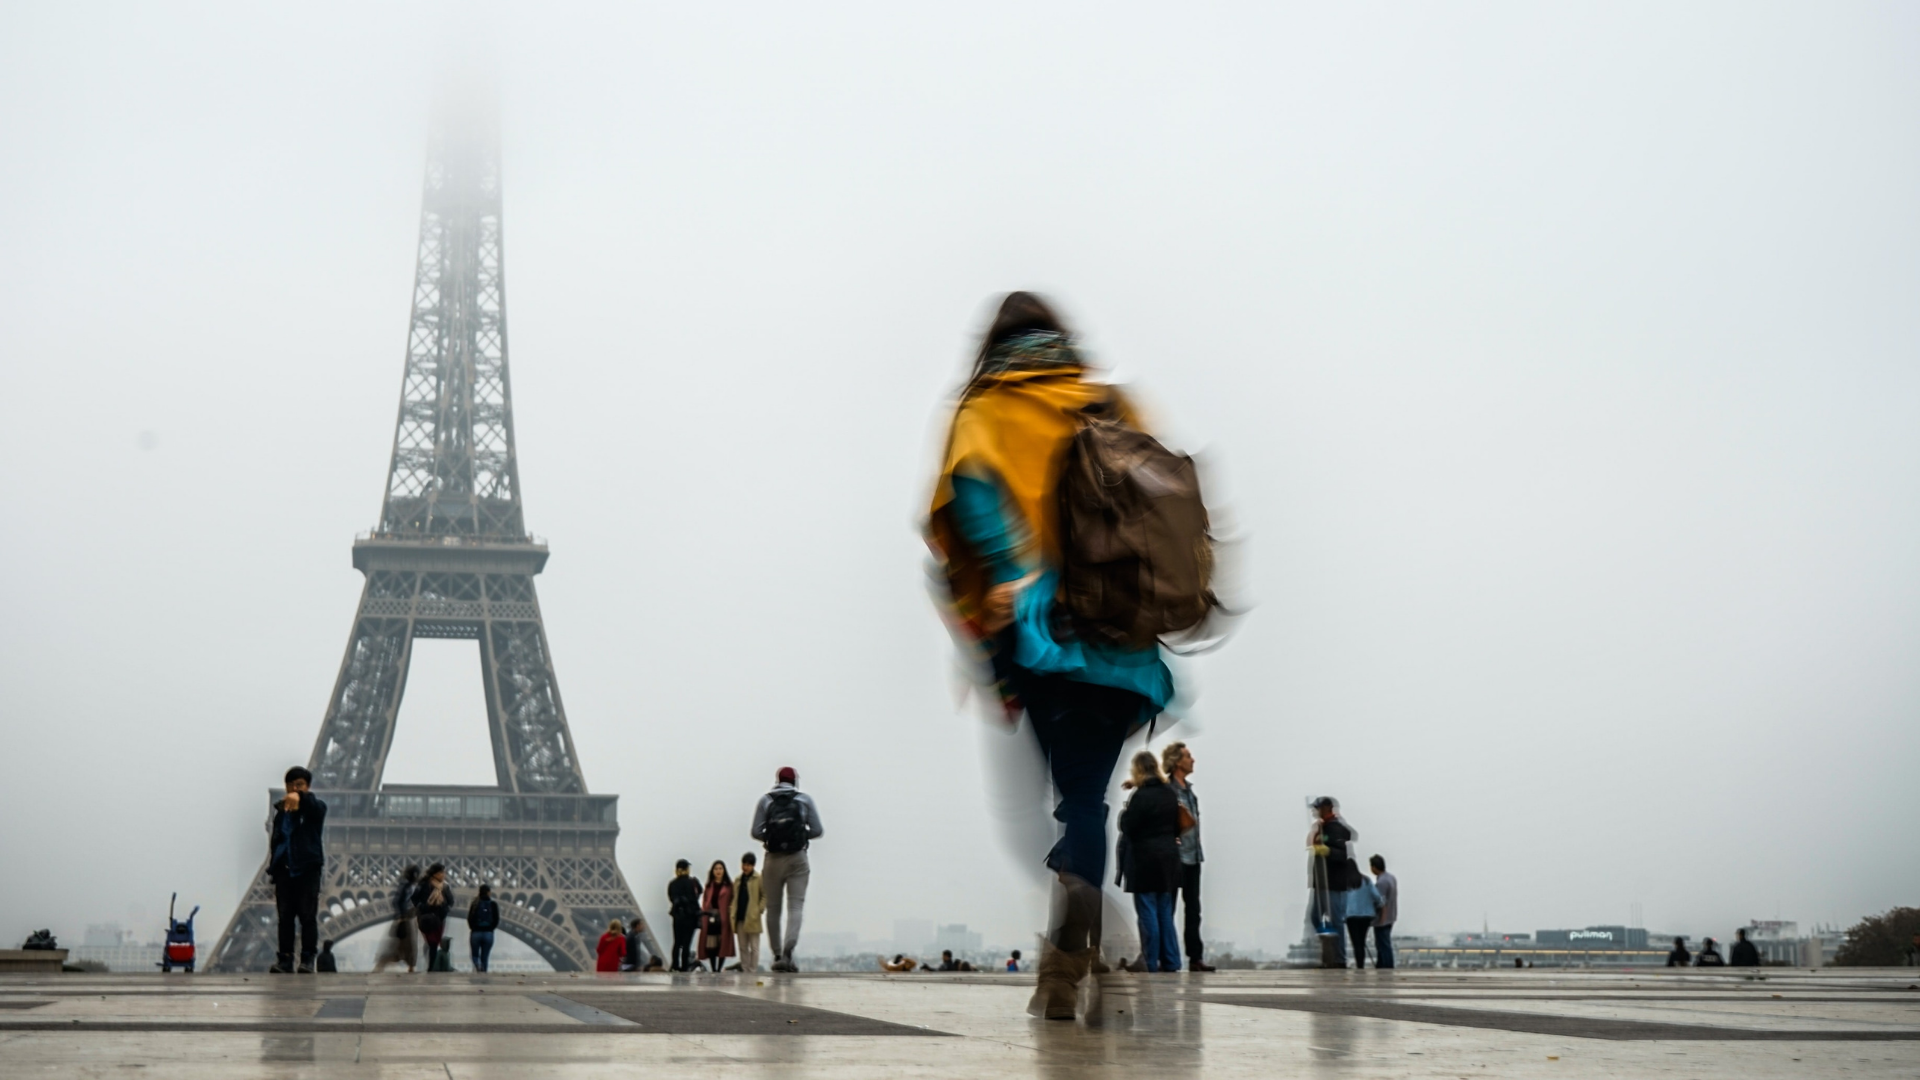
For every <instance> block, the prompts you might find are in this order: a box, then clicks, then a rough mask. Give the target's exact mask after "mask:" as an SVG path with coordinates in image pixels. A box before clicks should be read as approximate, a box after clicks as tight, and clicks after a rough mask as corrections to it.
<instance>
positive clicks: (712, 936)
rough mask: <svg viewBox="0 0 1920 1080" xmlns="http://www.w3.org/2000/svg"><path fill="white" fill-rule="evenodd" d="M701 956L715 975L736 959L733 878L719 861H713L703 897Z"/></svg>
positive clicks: (701, 902) (701, 908) (708, 870)
mask: <svg viewBox="0 0 1920 1080" xmlns="http://www.w3.org/2000/svg"><path fill="white" fill-rule="evenodd" d="M698 955H699V958H700V959H702V960H705V961H707V962H708V963H709V964H712V965H713V970H714V971H715V972H716V973H718V972H719V970H720V968H721V966H722V965H724V964H725V963H726V962H727V957H729V956H732V955H733V878H731V877H729V876H728V875H727V864H726V863H725V862H723V861H721V860H720V859H715V860H713V865H712V866H711V867H709V868H708V869H707V888H706V891H705V892H704V893H702V894H701V897H700V951H699V954H698Z"/></svg>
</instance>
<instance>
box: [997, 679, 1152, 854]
mask: <svg viewBox="0 0 1920 1080" xmlns="http://www.w3.org/2000/svg"><path fill="white" fill-rule="evenodd" d="M1016 670H1018V669H1016ZM1015 686H1016V688H1017V689H1018V691H1019V694H1020V700H1021V702H1022V703H1023V704H1025V705H1026V707H1027V719H1028V720H1029V721H1030V722H1031V723H1032V724H1033V734H1034V736H1035V737H1036V738H1037V739H1039V740H1040V752H1041V753H1042V754H1045V755H1046V758H1047V770H1048V772H1049V773H1051V774H1052V776H1053V786H1054V790H1055V791H1056V792H1057V793H1058V796H1059V801H1058V803H1056V805H1055V806H1054V810H1053V817H1054V820H1055V821H1058V822H1060V824H1062V825H1064V826H1065V827H1066V828H1065V830H1064V831H1063V832H1062V834H1061V837H1060V842H1059V843H1057V844H1055V845H1054V846H1053V850H1052V851H1051V852H1049V853H1048V854H1047V866H1048V867H1049V868H1051V869H1052V870H1053V871H1054V872H1056V873H1063V874H1072V875H1073V876H1074V877H1077V878H1079V879H1080V880H1082V881H1085V882H1089V883H1092V884H1094V885H1098V884H1099V883H1100V882H1101V881H1102V880H1103V879H1105V877H1106V875H1107V846H1108V845H1107V809H1108V808H1107V785H1109V784H1110V783H1112V782H1113V767H1114V765H1115V764H1116V763H1117V762H1118V761H1119V760H1120V747H1121V745H1122V744H1123V743H1125V742H1126V739H1127V735H1128V734H1129V733H1130V732H1132V731H1133V729H1134V728H1135V727H1138V726H1139V725H1140V724H1142V723H1145V722H1146V720H1147V717H1148V711H1149V709H1150V708H1151V706H1150V705H1149V704H1148V702H1147V699H1146V698H1144V697H1141V696H1140V695H1139V694H1136V693H1133V692H1131V691H1128V690H1116V689H1114V688H1113V687H1111V686H1096V685H1094V684H1093V683H1083V682H1074V681H1073V680H1071V679H1067V678H1064V677H1062V676H1059V675H1035V674H1033V673H1032V672H1027V671H1019V677H1018V678H1017V679H1016V681H1015Z"/></svg>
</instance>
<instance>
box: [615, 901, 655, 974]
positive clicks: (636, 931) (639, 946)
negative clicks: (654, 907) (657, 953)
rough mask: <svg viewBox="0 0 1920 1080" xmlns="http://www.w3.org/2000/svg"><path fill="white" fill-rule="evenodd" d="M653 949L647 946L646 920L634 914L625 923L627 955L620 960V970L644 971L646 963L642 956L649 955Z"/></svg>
mask: <svg viewBox="0 0 1920 1080" xmlns="http://www.w3.org/2000/svg"><path fill="white" fill-rule="evenodd" d="M652 955H653V950H651V949H649V948H647V921H646V920H645V919H642V918H641V917H640V916H639V914H637V913H636V914H635V915H634V917H633V919H632V921H630V922H628V923H627V955H626V956H625V957H624V958H622V959H621V961H620V970H621V971H644V970H646V967H647V964H646V961H645V959H643V958H644V957H651V956H652Z"/></svg>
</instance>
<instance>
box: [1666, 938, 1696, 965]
mask: <svg viewBox="0 0 1920 1080" xmlns="http://www.w3.org/2000/svg"><path fill="white" fill-rule="evenodd" d="M1692 965H1693V954H1692V953H1690V952H1688V951H1687V939H1686V938H1683V937H1677V938H1674V939H1673V951H1672V952H1670V953H1668V954H1667V966H1668V967H1691V966H1692Z"/></svg>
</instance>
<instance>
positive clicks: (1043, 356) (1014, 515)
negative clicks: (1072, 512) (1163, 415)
mask: <svg viewBox="0 0 1920 1080" xmlns="http://www.w3.org/2000/svg"><path fill="white" fill-rule="evenodd" d="M1086 372H1087V368H1086V366H1085V363H1084V362H1083V361H1082V359H1081V357H1080V355H1079V353H1078V352H1077V351H1075V349H1074V348H1073V345H1072V343H1071V342H1070V341H1069V340H1068V339H1067V338H1066V337H1065V336H1064V335H1061V334H1055V333H1031V334H1021V335H1019V336H1017V337H1014V338H1011V339H1009V340H1007V341H1005V342H1003V343H1001V344H1000V345H997V346H995V347H994V348H993V350H992V351H991V352H989V353H988V354H987V358H986V360H985V362H983V364H982V365H981V370H980V371H979V373H978V374H976V375H975V376H974V377H973V379H972V381H970V382H969V383H968V384H967V387H966V389H965V390H964V391H963V392H962V393H961V395H960V402H959V404H958V405H957V406H956V407H955V409H954V414H953V420H952V422H951V424H950V426H949V428H948V433H947V445H946V451H945V453H944V454H943V456H942V458H941V462H940V474H939V476H938V477H936V478H935V481H934V488H933V499H932V505H931V507H930V508H929V510H928V512H927V526H926V530H927V546H928V547H929V548H931V549H932V551H933V555H934V558H935V560H936V561H937V562H938V564H939V567H940V572H941V575H942V576H943V577H944V578H945V585H946V590H945V591H946V593H947V596H946V598H945V599H946V601H947V603H948V606H949V613H950V618H951V620H952V621H953V622H955V623H956V624H957V625H958V627H959V628H960V629H961V630H962V631H963V632H964V633H965V635H966V636H967V637H968V638H970V639H971V640H973V641H979V640H981V639H982V638H984V637H985V636H986V635H985V633H984V632H983V631H982V629H981V627H980V625H979V621H978V619H979V613H980V608H981V604H982V602H983V601H984V600H985V598H986V590H987V579H986V568H985V567H984V566H983V565H982V564H981V563H980V561H979V560H978V559H977V558H976V557H975V556H974V554H973V552H972V550H971V549H970V548H969V547H968V546H967V543H966V541H965V540H964V539H962V538H961V535H960V532H959V529H958V527H957V526H956V525H955V523H954V521H953V520H952V514H951V509H952V504H953V478H954V476H956V475H962V476H971V477H976V478H978V479H982V480H988V481H991V482H993V483H994V484H996V485H997V486H998V487H999V488H1000V491H1001V493H1002V494H1003V495H1004V496H1005V498H1006V504H1005V506H1004V507H1003V511H1004V513H1005V516H1006V523H1007V526H1008V531H1009V532H1010V533H1011V534H1013V535H1014V536H1016V537H1018V538H1019V543H1020V548H1019V551H1018V553H1017V554H1018V557H1019V559H1020V561H1021V563H1022V564H1023V565H1026V566H1028V567H1030V568H1033V569H1041V570H1046V569H1057V568H1058V567H1059V565H1060V528H1059V526H1060V510H1059V504H1058V488H1059V482H1060V470H1061V466H1062V462H1063V461H1064V459H1065V456H1066V450H1067V443H1068V441H1069V440H1071V439H1072V438H1073V435H1074V432H1076V431H1078V430H1079V428H1080V411H1081V410H1082V409H1084V408H1086V407H1087V406H1088V405H1092V404H1094V403H1096V402H1101V401H1109V400H1111V401H1112V402H1113V403H1114V404H1115V406H1116V407H1117V409H1118V412H1119V415H1120V416H1121V417H1122V418H1124V419H1126V420H1127V421H1128V422H1129V423H1133V424H1134V425H1135V426H1139V425H1138V419H1137V417H1136V416H1135V415H1134V410H1133V409H1132V407H1131V406H1130V405H1129V404H1128V402H1127V401H1126V400H1125V398H1124V397H1122V396H1121V395H1120V394H1119V392H1118V391H1116V390H1115V389H1114V388H1112V387H1110V386H1106V385H1104V384H1101V383H1094V382H1088V381H1087V380H1086V378H1085V376H1086Z"/></svg>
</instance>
